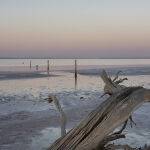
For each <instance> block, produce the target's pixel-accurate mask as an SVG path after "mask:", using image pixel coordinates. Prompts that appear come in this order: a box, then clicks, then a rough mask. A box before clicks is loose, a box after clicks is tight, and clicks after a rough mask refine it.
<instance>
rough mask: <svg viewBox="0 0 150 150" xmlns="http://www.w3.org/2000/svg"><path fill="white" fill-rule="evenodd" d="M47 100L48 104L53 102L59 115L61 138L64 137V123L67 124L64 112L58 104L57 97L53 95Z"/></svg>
mask: <svg viewBox="0 0 150 150" xmlns="http://www.w3.org/2000/svg"><path fill="white" fill-rule="evenodd" d="M47 100H48V102H49V103H52V102H53V103H54V104H55V106H56V109H57V110H58V112H59V113H60V123H61V136H64V135H66V122H67V119H66V115H65V112H64V111H63V109H62V107H61V105H60V103H59V100H58V99H57V97H56V96H55V95H49V97H48V99H47Z"/></svg>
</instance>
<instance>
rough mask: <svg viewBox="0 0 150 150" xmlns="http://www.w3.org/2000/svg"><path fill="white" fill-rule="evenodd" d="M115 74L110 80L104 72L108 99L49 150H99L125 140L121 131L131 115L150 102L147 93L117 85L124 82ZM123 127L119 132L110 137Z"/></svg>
mask: <svg viewBox="0 0 150 150" xmlns="http://www.w3.org/2000/svg"><path fill="white" fill-rule="evenodd" d="M118 74H119V73H118ZM118 74H117V76H116V77H115V78H114V79H113V80H112V79H111V78H110V77H109V76H108V75H107V73H106V72H105V70H103V72H102V74H101V78H102V80H103V81H104V83H105V87H104V92H105V94H109V95H110V97H109V98H108V99H106V100H105V101H104V102H102V103H101V104H100V105H99V106H98V107H97V108H96V109H95V110H94V111H92V112H91V113H90V114H89V115H88V117H87V118H85V119H84V120H83V121H81V123H80V124H79V125H78V126H77V127H75V128H73V129H72V130H70V131H69V132H68V133H67V134H66V135H65V136H63V137H61V138H59V139H58V140H57V141H55V142H54V143H53V144H52V145H51V146H50V148H49V150H101V149H105V148H106V147H105V146H106V145H107V144H108V142H110V141H113V140H116V139H119V138H125V135H123V134H122V131H123V129H124V128H125V126H126V124H127V120H128V119H129V118H130V120H132V118H131V114H132V113H133V111H135V110H136V109H137V108H139V107H140V106H141V105H142V104H143V103H145V102H150V90H149V89H145V88H143V87H126V86H123V85H120V83H121V82H123V81H124V80H126V78H125V79H118ZM122 124H124V125H123V127H122V129H121V130H120V131H118V132H116V133H113V131H114V130H115V129H116V128H118V127H119V126H120V125H122Z"/></svg>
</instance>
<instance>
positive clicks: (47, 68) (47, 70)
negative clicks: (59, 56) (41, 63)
mask: <svg viewBox="0 0 150 150" xmlns="http://www.w3.org/2000/svg"><path fill="white" fill-rule="evenodd" d="M47 74H48V75H49V60H47Z"/></svg>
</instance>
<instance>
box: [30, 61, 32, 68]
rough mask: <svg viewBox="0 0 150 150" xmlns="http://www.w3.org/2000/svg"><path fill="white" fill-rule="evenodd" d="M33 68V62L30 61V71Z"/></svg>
mask: <svg viewBox="0 0 150 150" xmlns="http://www.w3.org/2000/svg"><path fill="white" fill-rule="evenodd" d="M31 68H32V61H31V60H30V69H31Z"/></svg>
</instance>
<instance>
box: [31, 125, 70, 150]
mask: <svg viewBox="0 0 150 150" xmlns="http://www.w3.org/2000/svg"><path fill="white" fill-rule="evenodd" d="M68 131H69V130H67V132H68ZM59 137H61V129H60V128H59V127H58V128H55V127H50V128H46V129H44V130H42V131H41V132H40V135H39V136H36V137H33V138H32V144H31V146H30V149H31V150H46V149H47V148H48V147H49V146H50V145H51V144H52V143H53V142H55V141H56V140H57V139H58V138H59Z"/></svg>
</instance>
